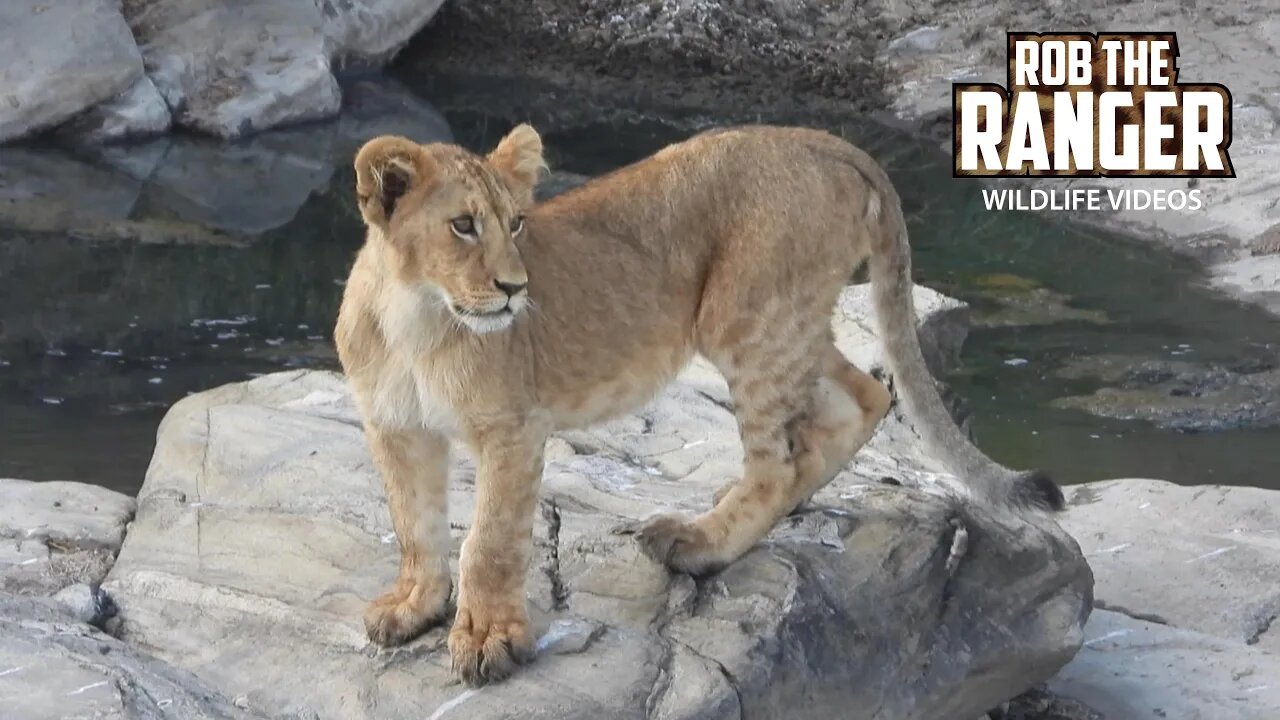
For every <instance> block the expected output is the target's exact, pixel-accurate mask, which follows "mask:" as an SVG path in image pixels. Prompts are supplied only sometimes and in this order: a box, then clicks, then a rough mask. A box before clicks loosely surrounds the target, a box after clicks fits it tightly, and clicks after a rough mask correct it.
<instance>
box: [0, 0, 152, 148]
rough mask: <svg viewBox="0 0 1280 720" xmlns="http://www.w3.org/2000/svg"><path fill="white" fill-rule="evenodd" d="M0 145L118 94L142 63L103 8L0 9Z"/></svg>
mask: <svg viewBox="0 0 1280 720" xmlns="http://www.w3.org/2000/svg"><path fill="white" fill-rule="evenodd" d="M0 28H3V31H2V33H3V39H4V42H3V43H0V143H3V142H7V141H10V140H16V139H19V138H23V137H26V136H28V135H31V134H33V133H36V132H38V131H41V130H45V129H48V128H51V127H53V126H55V125H57V124H59V123H62V122H64V121H66V120H68V119H70V118H72V117H73V116H75V115H76V114H77V113H80V112H82V111H84V110H86V109H87V108H90V107H92V106H94V105H96V104H98V103H99V102H102V101H105V100H109V99H111V98H113V97H115V96H116V95H118V94H120V93H122V92H124V91H126V90H127V89H128V88H130V87H131V86H132V85H133V84H134V83H136V82H137V81H138V80H139V79H140V78H141V77H142V57H141V56H140V55H139V54H138V48H137V46H136V45H134V42H133V36H132V35H130V34H129V26H128V25H127V24H125V21H124V18H122V17H121V16H120V8H119V5H118V3H116V2H112V1H111V0H83V1H82V2H41V1H40V0H8V1H7V2H4V3H0Z"/></svg>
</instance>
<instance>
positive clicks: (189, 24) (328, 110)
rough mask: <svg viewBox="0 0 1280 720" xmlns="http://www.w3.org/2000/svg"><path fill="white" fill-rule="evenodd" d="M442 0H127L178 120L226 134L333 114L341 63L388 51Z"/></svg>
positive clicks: (371, 61) (151, 68) (150, 65)
mask: <svg viewBox="0 0 1280 720" xmlns="http://www.w3.org/2000/svg"><path fill="white" fill-rule="evenodd" d="M440 2H441V0H426V1H425V2H423V1H414V0H359V1H356V2H351V1H349V0H344V1H339V0H325V1H324V2H315V0H273V1H272V2H261V3H248V4H245V3H241V2H233V1H231V0H158V1H156V2H126V3H125V16H126V17H127V18H128V20H129V25H130V27H131V28H132V29H133V33H134V36H135V37H136V38H137V40H138V44H139V46H140V47H141V49H142V54H143V57H144V59H145V61H146V67H147V74H148V76H149V77H150V78H151V80H152V81H153V82H154V83H155V86H156V88H158V89H159V91H160V94H161V95H162V96H163V97H164V100H165V102H166V103H167V104H168V106H169V107H170V108H173V111H174V120H175V122H176V123H177V124H178V125H181V126H183V127H186V128H190V129H193V130H196V131H199V132H202V133H207V134H210V135H214V136H217V137H220V138H237V137H242V136H245V135H249V134H252V133H255V132H258V131H261V130H265V129H267V128H272V127H277V126H281V125H290V124H296V123H301V122H305V121H308V120H317V119H321V118H326V117H331V116H333V115H336V114H337V113H338V111H339V109H340V108H341V106H342V94H341V91H340V89H339V86H338V81H337V79H336V78H335V77H334V75H333V72H332V69H333V67H332V66H333V65H334V63H338V64H342V63H346V62H349V61H350V62H358V63H361V64H363V65H376V64H380V63H381V62H384V61H385V60H387V59H389V58H390V57H391V55H392V54H394V52H395V51H396V50H397V49H399V47H400V46H401V45H403V44H404V43H405V42H407V41H408V39H409V37H411V36H412V34H413V33H415V32H416V31H417V30H418V29H420V28H421V27H422V26H423V25H424V24H426V22H427V21H428V20H429V19H430V18H431V16H432V15H434V14H435V11H436V10H437V9H438V8H439V6H440Z"/></svg>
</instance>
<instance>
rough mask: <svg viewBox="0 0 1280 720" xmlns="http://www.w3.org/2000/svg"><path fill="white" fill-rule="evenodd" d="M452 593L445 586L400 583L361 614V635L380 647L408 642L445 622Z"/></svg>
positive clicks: (446, 585) (447, 585) (438, 584)
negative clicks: (364, 634)
mask: <svg viewBox="0 0 1280 720" xmlns="http://www.w3.org/2000/svg"><path fill="white" fill-rule="evenodd" d="M452 590H453V588H452V587H451V585H450V583H447V582H445V583H439V582H437V583H431V584H421V583H414V582H410V581H406V580H400V581H398V582H396V584H395V587H393V588H391V590H390V591H388V592H387V593H386V594H384V595H382V596H381V597H379V598H378V599H376V600H374V601H373V602H372V603H370V604H369V607H368V608H367V609H366V610H365V611H364V629H365V632H367V633H368V634H369V639H370V640H372V641H373V642H375V643H377V644H379V645H382V646H388V645H399V644H401V643H405V642H408V641H410V640H412V639H414V638H415V637H417V636H418V635H421V634H422V633H424V632H426V631H427V630H429V629H430V628H432V627H434V626H436V625H439V624H440V623H441V621H443V620H444V619H445V617H446V616H447V615H448V609H449V594H450V593H451V592H452Z"/></svg>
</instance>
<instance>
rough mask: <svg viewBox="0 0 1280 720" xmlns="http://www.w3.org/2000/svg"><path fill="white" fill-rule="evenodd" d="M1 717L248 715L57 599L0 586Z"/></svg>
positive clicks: (203, 719)
mask: <svg viewBox="0 0 1280 720" xmlns="http://www.w3.org/2000/svg"><path fill="white" fill-rule="evenodd" d="M0 698H3V705H0V717H3V718H5V720H10V718H12V719H13V720H90V719H91V720H116V719H117V718H118V719H119V720H126V719H127V720H159V719H160V718H182V719H183V720H215V719H216V720H251V718H252V716H251V715H249V714H248V713H245V712H243V711H241V710H239V709H238V708H236V707H235V706H234V705H233V704H232V703H230V702H228V701H227V700H226V699H224V698H222V697H220V696H219V695H218V694H217V693H215V692H213V691H211V690H210V689H208V688H207V687H205V686H204V685H202V684H201V683H200V681H198V680H197V679H196V678H195V677H193V676H192V675H191V674H190V673H187V672H184V671H182V670H178V669H176V668H173V667H171V666H169V665H166V664H165V663H163V662H161V661H158V660H156V659H155V658H152V657H150V656H148V655H146V654H144V653H141V652H139V651H138V650H137V649H135V648H132V647H130V646H129V645H127V644H125V643H122V642H120V641H119V640H117V639H115V638H113V637H111V636H109V635H106V634H104V633H102V632H99V631H98V630H95V629H94V628H92V627H90V626H88V625H85V624H83V623H81V622H78V621H77V619H76V618H75V617H73V616H72V615H70V614H68V613H66V612H65V611H64V610H63V609H62V608H61V607H60V606H59V605H58V604H56V603H52V602H49V601H47V600H44V599H41V598H33V597H23V596H17V595H12V594H9V593H5V592H0Z"/></svg>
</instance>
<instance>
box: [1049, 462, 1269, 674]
mask: <svg viewBox="0 0 1280 720" xmlns="http://www.w3.org/2000/svg"><path fill="white" fill-rule="evenodd" d="M1069 498H1070V503H1071V504H1070V507H1069V509H1068V511H1067V513H1066V514H1065V515H1064V516H1063V517H1062V524H1063V526H1064V527H1065V528H1066V529H1067V530H1068V531H1070V532H1071V534H1072V535H1074V536H1075V537H1076V539H1077V540H1078V541H1079V542H1080V547H1081V549H1082V550H1084V553H1085V556H1086V557H1088V558H1089V563H1090V565H1092V566H1093V570H1094V573H1095V574H1096V577H1097V587H1096V589H1095V591H1094V593H1095V596H1096V598H1097V605H1098V607H1099V608H1103V609H1109V610H1115V611H1117V612H1122V613H1125V614H1128V615H1130V616H1133V617H1135V618H1140V619H1146V620H1150V621H1153V622H1157V623H1162V624H1165V625H1169V626H1172V627H1174V628H1179V629H1183V630H1191V631H1195V632H1198V633H1202V634H1204V635H1209V636H1213V637H1217V638H1219V639H1221V640H1224V641H1227V642H1231V643H1237V644H1239V645H1254V646H1257V647H1258V648H1259V649H1265V650H1270V651H1272V652H1280V625H1277V626H1276V628H1275V630H1274V631H1273V630H1272V624H1273V622H1274V621H1275V620H1276V618H1277V615H1278V614H1280V492H1277V491H1274V490H1262V489H1258V488H1248V487H1221V486H1207V485H1206V486H1198V487H1182V486H1179V485H1174V484H1172V483H1167V482H1162V481H1159V480H1110V481H1104V482H1097V483H1090V484H1088V485H1082V486H1078V487H1076V488H1073V489H1071V491H1070V492H1069ZM1278 684H1280V683H1278Z"/></svg>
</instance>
